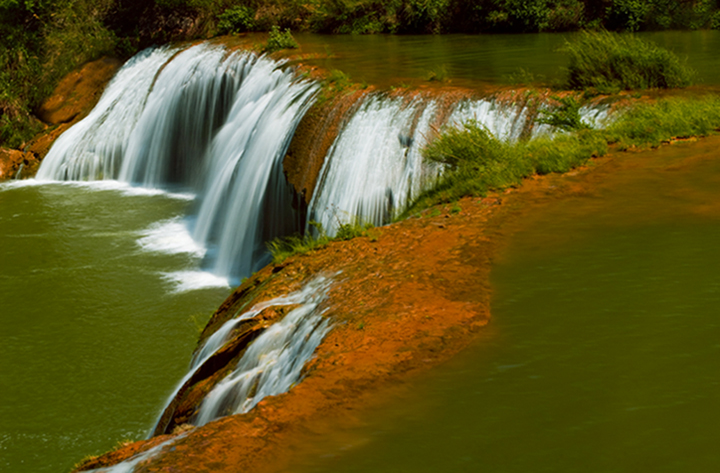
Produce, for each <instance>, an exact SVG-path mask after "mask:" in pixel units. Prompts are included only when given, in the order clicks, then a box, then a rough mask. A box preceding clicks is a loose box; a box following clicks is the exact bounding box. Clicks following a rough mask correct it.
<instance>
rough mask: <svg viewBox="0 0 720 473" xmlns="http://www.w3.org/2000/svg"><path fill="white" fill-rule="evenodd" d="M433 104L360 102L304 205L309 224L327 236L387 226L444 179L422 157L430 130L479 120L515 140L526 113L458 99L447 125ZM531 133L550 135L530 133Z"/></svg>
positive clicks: (525, 124) (422, 101)
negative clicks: (344, 228)
mask: <svg viewBox="0 0 720 473" xmlns="http://www.w3.org/2000/svg"><path fill="white" fill-rule="evenodd" d="M439 108H440V107H439V106H438V105H437V103H436V102H435V101H434V100H432V99H424V98H415V99H412V100H406V99H402V98H384V97H383V96H382V95H371V96H369V97H368V98H366V99H365V101H364V103H363V104H362V105H361V106H360V107H359V108H358V110H357V111H356V112H355V114H354V115H353V116H352V117H351V118H350V120H349V121H348V122H347V124H346V125H345V127H344V128H343V129H342V130H341V131H340V134H339V135H338V137H337V139H336V140H335V142H334V143H333V145H332V146H331V148H330V150H329V152H328V155H327V157H326V158H325V162H324V164H323V167H322V170H321V171H320V177H319V178H318V181H317V185H316V187H315V191H314V193H313V197H312V200H311V202H310V205H309V211H308V215H309V217H308V220H314V221H316V222H319V223H321V224H322V227H323V229H324V230H325V231H326V232H327V234H328V235H334V234H335V232H336V231H337V229H338V227H339V226H340V225H342V224H346V223H361V224H365V223H370V224H373V225H384V224H387V223H389V222H390V221H392V219H393V218H394V217H396V216H397V215H398V214H399V213H400V212H402V211H403V210H404V209H405V208H406V207H407V206H408V205H409V204H410V203H411V202H412V200H413V199H414V198H416V197H417V196H418V195H419V194H420V192H422V191H424V190H426V189H427V188H429V187H430V186H431V185H432V183H433V182H434V181H435V180H436V179H437V177H438V176H439V174H440V172H441V168H440V167H439V166H438V165H434V164H431V163H426V162H424V161H423V158H422V153H421V150H422V148H423V147H424V146H425V145H426V144H427V143H428V140H429V139H431V137H432V136H431V135H432V134H433V133H434V131H433V126H435V127H436V129H437V128H439V127H440V126H443V125H445V126H454V127H458V126H460V125H462V124H463V123H464V122H467V121H468V120H476V121H477V122H478V123H480V124H481V125H483V126H485V127H486V128H487V129H488V130H489V131H490V132H491V133H492V134H493V135H495V136H496V137H498V138H499V139H503V140H511V141H515V140H518V139H520V137H521V135H522V133H523V132H524V130H526V129H528V128H530V127H529V125H530V123H531V122H529V120H532V117H531V114H530V113H529V112H528V110H527V109H526V108H525V107H524V106H521V105H516V104H504V103H498V102H496V101H494V100H486V99H482V100H462V101H459V102H458V103H456V104H455V105H454V107H453V109H452V111H451V112H450V113H449V115H448V116H447V118H446V119H444V120H443V119H442V117H441V114H440V109H439ZM533 132H534V134H540V133H543V132H548V130H547V129H544V128H541V127H535V128H534V129H533Z"/></svg>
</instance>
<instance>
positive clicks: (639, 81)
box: [563, 31, 694, 93]
mask: <svg viewBox="0 0 720 473" xmlns="http://www.w3.org/2000/svg"><path fill="white" fill-rule="evenodd" d="M563 50H564V51H565V52H566V53H567V54H568V55H569V56H570V63H569V66H568V77H567V83H566V87H567V88H569V89H574V90H595V91H597V92H599V93H615V92H618V91H620V90H623V89H624V90H635V89H650V88H663V89H670V88H678V87H687V86H689V85H690V84H691V83H692V78H693V75H694V72H693V70H692V69H690V68H689V67H687V66H686V65H685V64H683V63H682V61H680V58H678V57H677V55H675V54H674V53H672V52H671V51H668V50H667V49H664V48H661V47H659V46H657V45H656V44H654V43H651V42H648V41H643V40H642V39H640V38H638V37H636V36H633V35H631V34H618V33H610V32H608V31H583V32H581V33H580V34H579V35H578V36H577V37H576V38H575V39H574V40H573V41H568V42H566V43H565V46H564V48H563Z"/></svg>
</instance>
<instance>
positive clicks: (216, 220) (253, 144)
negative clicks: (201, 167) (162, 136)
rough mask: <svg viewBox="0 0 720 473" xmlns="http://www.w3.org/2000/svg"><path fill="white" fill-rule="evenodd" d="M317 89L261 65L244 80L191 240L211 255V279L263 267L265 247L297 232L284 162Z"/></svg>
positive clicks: (216, 147)
mask: <svg viewBox="0 0 720 473" xmlns="http://www.w3.org/2000/svg"><path fill="white" fill-rule="evenodd" d="M317 87H318V86H317V84H313V83H310V82H306V81H300V82H298V81H295V80H294V78H293V76H292V75H291V74H289V73H287V72H283V71H280V70H279V69H277V65H276V64H275V63H272V62H270V61H267V60H263V61H258V64H256V65H255V67H253V69H252V70H251V71H250V72H249V74H248V76H247V78H246V79H245V83H244V84H243V87H242V88H241V89H240V91H239V92H238V96H237V98H236V100H235V102H234V104H233V107H232V110H230V113H229V115H228V118H227V120H226V123H225V125H224V126H223V127H222V129H220V131H219V132H218V134H217V136H216V137H215V139H214V140H213V143H212V145H211V148H210V154H211V155H212V156H213V159H212V160H211V161H210V162H209V172H208V173H207V179H206V182H205V189H206V193H205V196H204V199H203V203H202V207H201V208H200V211H199V213H198V220H197V223H196V225H195V231H194V237H195V239H196V240H197V241H199V242H201V243H203V244H205V245H208V246H212V245H213V244H214V245H215V247H216V251H215V252H214V253H213V255H214V256H215V259H214V262H213V272H214V273H216V274H219V275H222V276H232V275H237V274H249V273H251V272H252V271H253V270H254V269H257V268H258V267H259V266H262V265H263V264H264V263H267V262H268V261H269V260H268V259H267V256H266V255H267V251H266V249H265V247H264V243H263V242H264V241H267V240H269V239H270V238H272V237H274V236H277V235H283V234H288V233H291V232H292V231H293V230H294V229H296V228H297V222H296V221H295V220H294V218H293V215H292V211H291V206H290V201H289V193H288V188H287V183H286V182H285V177H284V175H283V170H282V158H284V156H285V151H286V150H287V148H288V146H289V145H290V140H291V139H292V136H293V133H294V131H295V129H296V128H297V125H298V123H299V122H300V119H301V118H302V116H303V115H304V114H305V111H306V110H307V108H308V107H309V106H310V100H309V98H310V97H311V96H312V94H313V93H314V92H315V91H316V90H317Z"/></svg>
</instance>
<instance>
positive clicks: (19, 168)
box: [0, 148, 40, 181]
mask: <svg viewBox="0 0 720 473" xmlns="http://www.w3.org/2000/svg"><path fill="white" fill-rule="evenodd" d="M39 165H40V161H39V160H38V159H37V157H36V156H35V154H33V153H32V152H24V151H20V150H17V149H7V148H0V181H3V180H7V179H16V178H22V177H27V176H31V175H34V174H35V171H37V168H38V166H39Z"/></svg>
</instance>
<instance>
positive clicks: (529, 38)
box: [295, 30, 720, 87]
mask: <svg viewBox="0 0 720 473" xmlns="http://www.w3.org/2000/svg"><path fill="white" fill-rule="evenodd" d="M572 35H573V33H540V34H511V35H510V34H505V35H498V34H492V35H459V34H457V35H438V36H433V35H422V36H417V35H416V36H413V35H405V36H392V35H344V36H332V35H316V34H296V35H295V36H296V37H297V39H298V41H299V42H300V44H301V46H302V50H301V51H302V53H304V54H308V55H313V54H316V55H322V56H327V55H330V58H323V59H306V60H303V62H306V63H310V64H316V65H321V66H323V67H325V68H328V69H339V70H341V71H343V72H344V73H346V74H348V75H349V76H350V78H351V79H353V80H356V81H358V82H362V81H366V82H367V83H369V84H374V85H379V86H381V87H387V86H390V85H395V86H398V85H402V84H407V85H415V86H417V85H422V84H427V81H426V79H427V76H428V74H429V73H430V71H433V70H438V68H441V67H444V68H445V71H446V72H447V78H448V79H449V80H450V82H449V84H450V85H457V86H468V87H474V86H482V84H488V83H490V84H498V83H508V82H509V81H510V78H511V77H512V76H516V77H518V72H519V71H520V69H523V70H525V71H526V72H529V73H530V74H532V75H534V76H535V77H536V79H538V80H542V81H544V82H552V81H557V80H560V79H562V78H563V77H564V71H563V69H562V68H563V67H565V66H567V60H566V57H565V55H564V54H563V53H562V52H560V51H559V49H560V48H561V47H562V45H563V44H564V43H565V41H566V40H570V39H572ZM638 35H639V36H640V37H642V38H645V39H647V40H650V41H654V42H656V43H657V44H659V45H660V46H663V47H665V48H668V49H670V50H671V51H674V52H675V53H677V54H678V55H679V56H680V57H681V58H683V59H687V63H688V65H690V66H691V67H692V68H694V69H695V70H696V71H697V72H698V74H697V78H696V79H697V80H696V81H697V82H699V83H701V84H707V85H718V84H720V75H718V72H717V71H718V68H717V65H718V63H719V62H720V31H716V30H703V31H661V32H648V33H639V34H638ZM526 77H527V76H526Z"/></svg>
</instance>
